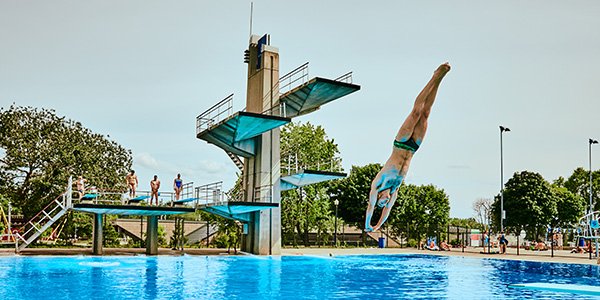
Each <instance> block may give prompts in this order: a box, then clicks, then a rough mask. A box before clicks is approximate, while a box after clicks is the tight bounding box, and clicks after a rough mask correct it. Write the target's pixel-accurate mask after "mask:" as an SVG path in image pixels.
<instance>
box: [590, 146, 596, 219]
mask: <svg viewBox="0 0 600 300" xmlns="http://www.w3.org/2000/svg"><path fill="white" fill-rule="evenodd" d="M589 144H590V151H589V155H590V156H589V157H590V213H592V212H593V211H594V207H593V204H592V144H598V141H597V140H594V139H589Z"/></svg>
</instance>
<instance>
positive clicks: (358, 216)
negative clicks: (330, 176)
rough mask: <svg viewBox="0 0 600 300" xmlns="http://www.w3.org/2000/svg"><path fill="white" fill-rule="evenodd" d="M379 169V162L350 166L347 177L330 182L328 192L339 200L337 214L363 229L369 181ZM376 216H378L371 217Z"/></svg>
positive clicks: (369, 187)
mask: <svg viewBox="0 0 600 300" xmlns="http://www.w3.org/2000/svg"><path fill="white" fill-rule="evenodd" d="M379 170H381V165H380V164H368V165H365V166H352V169H351V170H350V174H349V175H348V177H346V178H344V179H341V180H336V181H334V182H332V183H331V185H330V188H329V193H330V194H331V195H332V200H338V201H339V203H340V204H339V207H338V216H339V217H340V218H341V219H343V220H344V222H346V223H348V224H350V225H354V226H356V227H358V228H360V229H364V227H365V210H366V208H367V201H368V198H369V192H370V190H371V182H372V181H373V179H374V178H375V176H376V175H377V173H378V172H379ZM377 211H378V210H377ZM376 218H379V217H378V216H374V217H373V219H376Z"/></svg>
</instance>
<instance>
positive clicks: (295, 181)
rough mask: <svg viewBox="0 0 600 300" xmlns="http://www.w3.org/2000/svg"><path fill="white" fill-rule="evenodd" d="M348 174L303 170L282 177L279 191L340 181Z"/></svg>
mask: <svg viewBox="0 0 600 300" xmlns="http://www.w3.org/2000/svg"><path fill="white" fill-rule="evenodd" d="M347 175H348V174H346V173H340V172H329V171H316V170H303V171H301V172H299V173H296V174H292V175H288V176H282V177H281V180H280V181H281V190H282V191H287V190H292V189H297V188H299V187H303V186H307V185H311V184H315V183H319V182H324V181H329V180H335V179H341V178H344V177H346V176H347Z"/></svg>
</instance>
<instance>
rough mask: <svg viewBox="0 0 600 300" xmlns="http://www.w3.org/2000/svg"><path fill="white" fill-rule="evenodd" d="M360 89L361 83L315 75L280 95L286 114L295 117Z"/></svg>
mask: <svg viewBox="0 0 600 300" xmlns="http://www.w3.org/2000/svg"><path fill="white" fill-rule="evenodd" d="M358 90H360V85H356V84H352V83H347V82H344V81H342V80H339V79H338V80H332V79H326V78H321V77H315V78H313V79H311V80H309V81H308V82H305V83H303V84H301V85H299V86H297V87H295V88H293V89H292V90H290V91H289V92H287V93H284V94H282V95H281V96H279V101H280V102H281V103H282V104H284V105H285V116H286V117H288V118H293V117H297V116H301V115H305V114H308V113H310V112H313V111H315V110H318V109H319V108H320V107H321V106H322V105H324V104H327V103H329V102H331V101H334V100H336V99H338V98H341V97H344V96H346V95H348V94H351V93H354V92H356V91H358Z"/></svg>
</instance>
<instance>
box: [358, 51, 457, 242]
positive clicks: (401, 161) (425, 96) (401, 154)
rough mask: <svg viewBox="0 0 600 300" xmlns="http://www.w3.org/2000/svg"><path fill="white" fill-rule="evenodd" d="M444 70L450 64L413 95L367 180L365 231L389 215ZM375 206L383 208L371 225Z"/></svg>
mask: <svg viewBox="0 0 600 300" xmlns="http://www.w3.org/2000/svg"><path fill="white" fill-rule="evenodd" d="M448 71H450V64H448V63H447V62H446V63H443V64H442V65H440V66H439V67H438V68H437V69H436V70H435V72H433V77H432V78H431V79H430V80H429V82H428V83H427V85H426V86H425V87H424V88H423V90H422V91H421V93H419V95H418V96H417V99H416V100H415V104H414V106H413V109H412V111H411V112H410V114H409V115H408V117H407V118H406V120H404V123H403V124H402V127H400V130H398V134H397V135H396V139H395V140H394V147H393V150H392V154H391V155H390V158H388V160H387V161H386V163H385V165H384V166H383V168H382V169H381V171H379V173H377V176H375V179H374V180H373V182H372V183H371V192H370V193H369V201H368V206H367V213H366V218H365V230H366V231H376V230H378V229H379V228H380V227H381V225H383V223H384V222H385V220H387V218H388V216H389V215H390V211H391V210H392V207H393V206H394V203H395V202H396V198H397V197H398V188H399V187H400V184H402V181H403V180H404V177H405V176H406V174H407V173H408V167H409V165H410V161H411V159H412V157H413V155H414V154H415V152H416V151H417V149H419V146H420V145H421V142H423V138H424V137H425V132H426V131H427V119H428V118H429V113H430V112H431V106H432V105H433V102H434V101H435V95H436V93H437V90H438V87H439V86H440V83H441V82H442V79H443V78H444V76H445V75H446V73H448ZM375 205H377V206H379V207H382V208H383V211H382V212H381V218H379V222H377V224H376V225H375V226H374V227H371V217H372V216H373V210H374V209H375Z"/></svg>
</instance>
